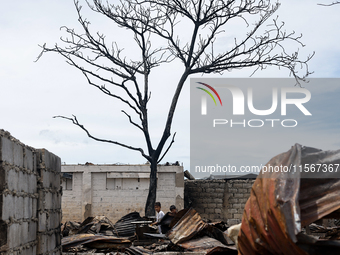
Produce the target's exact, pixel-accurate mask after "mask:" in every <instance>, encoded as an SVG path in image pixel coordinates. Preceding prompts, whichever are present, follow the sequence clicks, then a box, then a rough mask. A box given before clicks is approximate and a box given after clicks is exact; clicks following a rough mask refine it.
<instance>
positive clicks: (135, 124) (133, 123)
mask: <svg viewBox="0 0 340 255" xmlns="http://www.w3.org/2000/svg"><path fill="white" fill-rule="evenodd" d="M122 112H123V113H124V114H125V115H126V116H127V117H128V118H129V121H130V123H131V124H132V125H134V126H136V127H137V128H139V129H140V130H142V131H143V128H142V127H141V126H139V125H138V124H137V123H135V122H133V121H132V119H131V116H130V115H129V114H127V113H126V112H125V111H124V110H122Z"/></svg>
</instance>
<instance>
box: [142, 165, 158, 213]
mask: <svg viewBox="0 0 340 255" xmlns="http://www.w3.org/2000/svg"><path fill="white" fill-rule="evenodd" d="M150 170H151V171H150V185H149V194H148V198H147V200H146V204H145V216H155V206H154V205H155V202H156V193H157V160H156V161H151V165H150Z"/></svg>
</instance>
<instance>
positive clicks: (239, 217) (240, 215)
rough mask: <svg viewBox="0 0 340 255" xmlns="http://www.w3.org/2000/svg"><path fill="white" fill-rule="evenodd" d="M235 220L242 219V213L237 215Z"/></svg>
mask: <svg viewBox="0 0 340 255" xmlns="http://www.w3.org/2000/svg"><path fill="white" fill-rule="evenodd" d="M234 219H242V214H241V213H235V214H234Z"/></svg>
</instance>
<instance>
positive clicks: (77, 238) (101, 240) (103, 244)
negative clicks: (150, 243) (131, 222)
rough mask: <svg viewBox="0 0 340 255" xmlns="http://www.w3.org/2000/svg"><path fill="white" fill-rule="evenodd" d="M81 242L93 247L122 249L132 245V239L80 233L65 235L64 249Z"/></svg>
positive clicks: (63, 240)
mask: <svg viewBox="0 0 340 255" xmlns="http://www.w3.org/2000/svg"><path fill="white" fill-rule="evenodd" d="M81 244H82V245H87V246H89V247H93V248H114V249H121V248H126V247H129V246H131V241H130V240H127V239H123V238H117V237H112V236H102V235H93V234H78V235H72V236H68V237H64V238H63V239H62V247H63V250H67V249H69V248H71V247H75V246H78V245H81Z"/></svg>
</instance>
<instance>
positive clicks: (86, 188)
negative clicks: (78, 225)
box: [61, 163, 184, 222]
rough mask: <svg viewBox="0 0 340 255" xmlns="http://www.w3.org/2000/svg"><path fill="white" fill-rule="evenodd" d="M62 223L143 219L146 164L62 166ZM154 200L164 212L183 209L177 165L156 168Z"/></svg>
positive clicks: (182, 177)
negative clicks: (89, 219) (137, 215)
mask: <svg viewBox="0 0 340 255" xmlns="http://www.w3.org/2000/svg"><path fill="white" fill-rule="evenodd" d="M61 171H62V172H63V181H62V186H63V196H62V212H63V219H62V221H63V222H66V221H69V220H71V221H83V220H84V219H86V218H87V217H89V216H96V215H105V216H106V217H108V218H109V219H110V220H111V221H113V222H115V221H116V220H118V219H120V218H121V217H122V216H124V215H126V214H127V213H130V212H134V211H137V212H139V213H140V214H141V216H144V208H145V202H146V198H147V195H148V192H149V181H150V179H149V176H150V165H93V164H88V163H87V164H85V165H62V166H61ZM157 178H158V182H157V184H158V186H157V201H160V202H161V204H162V208H163V210H164V211H167V210H168V208H169V207H170V205H172V204H174V205H176V207H177V208H179V209H182V208H184V175H183V167H182V166H179V165H168V166H163V165H160V166H158V173H157Z"/></svg>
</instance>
